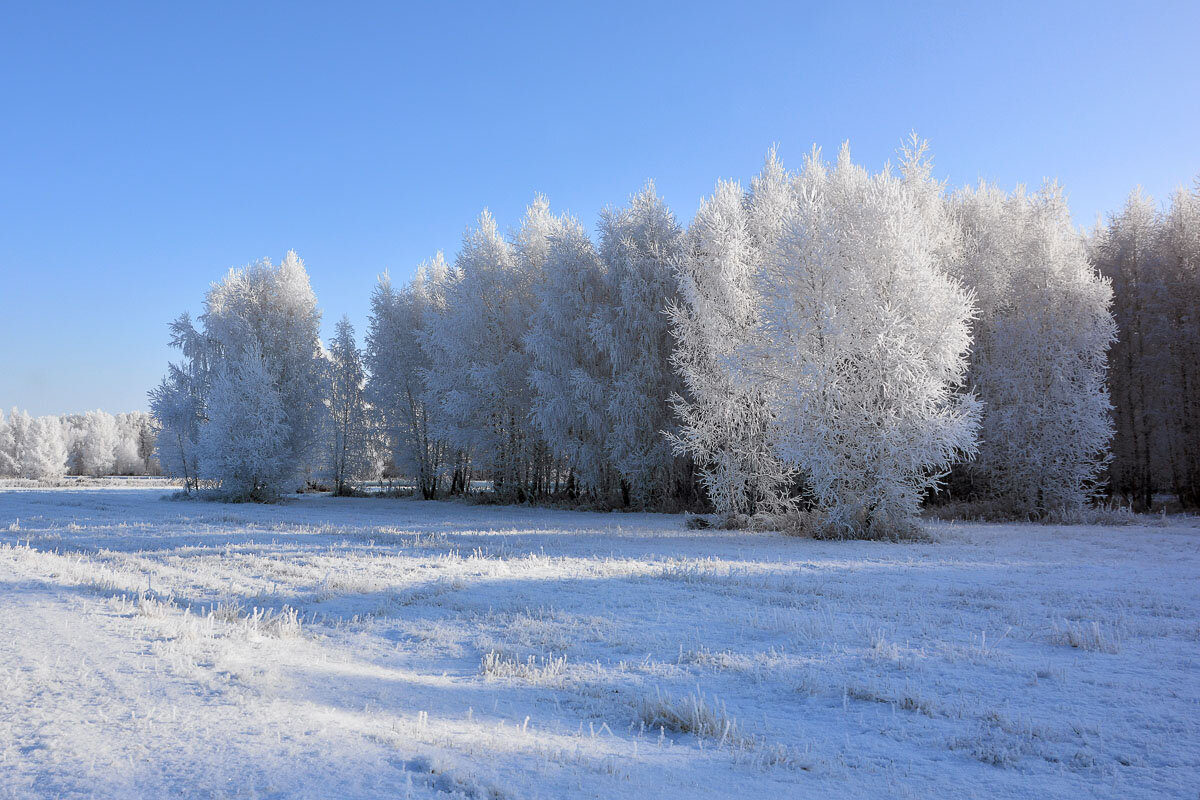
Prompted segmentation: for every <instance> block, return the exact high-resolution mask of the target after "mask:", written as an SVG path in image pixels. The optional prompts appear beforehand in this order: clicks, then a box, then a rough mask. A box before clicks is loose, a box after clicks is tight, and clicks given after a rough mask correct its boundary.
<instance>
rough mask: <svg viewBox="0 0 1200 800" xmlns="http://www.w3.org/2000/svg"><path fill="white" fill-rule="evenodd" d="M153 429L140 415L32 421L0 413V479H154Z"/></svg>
mask: <svg viewBox="0 0 1200 800" xmlns="http://www.w3.org/2000/svg"><path fill="white" fill-rule="evenodd" d="M157 437H158V423H157V422H156V421H155V419H154V417H152V416H151V415H150V414H147V413H146V412H144V411H132V412H130V413H127V414H116V415H114V414H109V413H108V412H107V411H100V410H97V411H88V412H87V413H85V414H64V415H62V416H52V415H51V416H42V417H32V416H30V415H29V414H28V413H27V412H25V411H21V410H20V409H16V408H14V409H13V410H12V411H11V412H10V413H9V415H8V418H7V419H5V417H4V413H3V412H2V411H0V478H27V479H32V480H53V479H56V478H61V477H62V476H63V475H93V476H100V475H157V474H159V466H158V461H157V460H156V459H155V458H154V447H155V440H156V439H157Z"/></svg>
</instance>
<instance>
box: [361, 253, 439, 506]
mask: <svg viewBox="0 0 1200 800" xmlns="http://www.w3.org/2000/svg"><path fill="white" fill-rule="evenodd" d="M448 274H449V267H447V265H446V262H445V260H444V259H443V258H442V254H441V253H438V254H437V256H436V257H435V258H433V259H432V260H430V261H428V262H426V263H424V264H422V265H421V266H420V268H418V270H417V275H416V277H415V278H414V279H413V280H412V282H411V283H410V284H409V285H407V286H405V287H403V288H401V289H399V290H397V289H395V288H394V287H393V286H392V282H391V279H390V278H389V277H388V276H387V275H386V274H385V275H383V276H381V277H380V279H379V283H378V285H377V286H376V287H375V291H374V292H373V293H372V295H371V318H370V325H369V328H368V330H367V339H366V345H367V347H366V363H367V366H368V367H369V371H370V379H369V380H368V382H367V396H368V398H369V399H370V402H371V404H372V405H373V406H374V408H375V409H376V410H377V412H378V414H379V417H380V419H381V424H382V426H383V430H384V433H385V435H386V437H387V440H388V443H389V445H390V448H391V452H392V460H393V462H394V464H395V466H396V468H397V469H398V470H400V471H401V472H403V473H404V474H406V475H410V476H411V477H413V478H415V479H416V481H417V488H418V490H419V491H420V492H421V495H422V496H423V497H424V498H425V499H426V500H428V499H431V498H433V497H436V496H437V494H438V492H439V490H440V489H441V488H442V484H441V482H442V477H443V471H444V467H445V465H446V457H447V452H446V451H447V445H446V442H445V440H444V439H443V438H442V436H441V435H440V434H439V433H438V430H439V427H440V426H439V425H438V421H437V416H438V413H439V409H438V407H437V405H436V404H435V403H427V402H426V399H427V397H426V394H427V386H426V384H425V375H426V374H427V373H428V372H429V370H430V367H431V364H430V361H429V358H428V357H427V355H426V348H424V347H422V344H421V343H422V341H423V340H424V338H425V330H426V328H425V326H426V323H427V321H428V322H429V323H430V324H431V325H432V326H433V329H436V328H437V327H438V325H437V324H436V320H437V319H438V318H439V317H440V315H441V314H442V313H443V312H444V310H445V301H444V287H445V283H446V279H447V276H448Z"/></svg>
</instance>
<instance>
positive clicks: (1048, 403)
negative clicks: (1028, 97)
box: [953, 185, 1116, 517]
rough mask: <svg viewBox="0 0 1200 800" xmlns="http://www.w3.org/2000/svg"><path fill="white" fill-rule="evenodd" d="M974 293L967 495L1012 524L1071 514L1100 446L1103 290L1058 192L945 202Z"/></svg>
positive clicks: (1085, 490)
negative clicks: (974, 429) (976, 407)
mask: <svg viewBox="0 0 1200 800" xmlns="http://www.w3.org/2000/svg"><path fill="white" fill-rule="evenodd" d="M953 205H954V210H955V212H956V215H957V217H958V220H959V222H960V224H961V226H962V231H963V240H964V253H963V257H962V258H961V259H959V260H957V262H956V273H957V274H958V275H959V276H960V277H961V279H962V280H963V282H964V284H965V285H966V286H967V287H969V288H970V289H972V290H973V291H974V293H975V296H976V300H977V304H978V309H979V315H978V317H977V318H976V320H975V321H974V325H973V337H974V341H973V346H972V352H971V364H970V371H969V379H968V386H969V387H970V389H971V390H972V391H974V392H975V394H976V395H977V396H978V397H979V399H980V400H981V401H982V402H983V415H982V421H981V428H980V448H979V455H978V457H977V458H976V460H975V461H974V462H973V463H972V464H970V465H967V466H966V467H965V471H966V473H967V474H968V475H969V477H970V479H971V481H972V484H973V491H972V493H973V494H975V495H977V496H981V497H983V498H987V499H988V500H990V501H992V502H994V503H999V504H1000V509H999V510H1001V511H1003V512H1004V513H1008V514H1011V515H1014V516H1018V517H1029V516H1044V515H1045V514H1046V513H1048V512H1053V511H1059V512H1062V511H1067V512H1070V511H1074V510H1077V509H1079V508H1081V507H1082V506H1083V505H1084V504H1085V503H1086V502H1087V500H1088V499H1089V498H1090V497H1091V496H1092V495H1093V494H1095V492H1096V490H1097V487H1098V483H1099V481H1100V479H1101V477H1102V473H1103V470H1104V466H1105V464H1106V462H1107V460H1108V446H1109V443H1110V440H1111V438H1112V421H1111V415H1110V410H1111V405H1110V402H1109V395H1108V386H1107V383H1106V371H1107V355H1108V348H1109V346H1110V344H1111V343H1112V341H1113V339H1114V337H1115V333H1116V330H1115V325H1114V323H1113V319H1112V315H1111V313H1110V312H1109V305H1110V302H1111V298H1112V290H1111V287H1110V285H1109V283H1108V281H1107V280H1105V279H1104V278H1102V277H1100V276H1099V275H1097V274H1096V272H1095V271H1094V270H1093V268H1092V266H1091V264H1090V263H1089V261H1088V257H1087V252H1086V249H1085V247H1084V242H1083V239H1082V237H1081V236H1080V235H1079V234H1078V233H1077V232H1076V231H1075V229H1074V228H1073V226H1072V224H1071V216H1070V211H1069V210H1068V208H1067V204H1066V200H1065V198H1064V197H1063V193H1062V190H1061V189H1060V188H1059V187H1058V186H1056V185H1047V186H1046V187H1045V188H1044V189H1043V190H1042V191H1041V192H1040V193H1038V194H1036V195H1032V196H1031V195H1029V194H1027V193H1026V192H1025V191H1024V190H1023V189H1018V190H1017V191H1016V192H1015V193H1013V194H1007V193H1005V192H1003V191H1001V190H999V189H997V188H995V187H990V186H986V185H982V186H980V187H979V188H977V189H969V190H965V191H962V192H960V193H958V194H957V196H956V197H955V199H954V203H953Z"/></svg>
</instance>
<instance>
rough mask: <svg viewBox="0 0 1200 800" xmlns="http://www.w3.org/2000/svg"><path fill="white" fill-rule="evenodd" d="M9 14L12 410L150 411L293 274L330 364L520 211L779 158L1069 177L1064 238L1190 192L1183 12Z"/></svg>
mask: <svg viewBox="0 0 1200 800" xmlns="http://www.w3.org/2000/svg"><path fill="white" fill-rule="evenodd" d="M407 6H408V4H401V3H381V4H378V5H372V4H367V3H354V4H333V3H330V4H322V5H316V4H313V5H306V4H302V3H297V4H278V5H271V4H267V3H256V4H233V3H230V4H222V3H203V4H201V3H192V4H184V3H147V4H144V5H142V4H132V3H111V4H101V3H73V4H56V3H50V2H46V3H15V2H7V0H0V405H2V406H3V407H4V408H6V409H7V408H9V407H11V406H13V405H18V406H21V407H24V408H28V409H29V410H30V411H31V412H33V413H37V414H42V413H63V412H71V411H81V410H84V409H88V408H96V407H101V408H105V409H108V410H110V411H113V412H117V411H125V410H130V409H135V408H145V406H146V400H145V393H146V390H147V389H149V388H150V387H151V386H152V385H154V384H155V383H156V382H157V380H158V378H159V376H160V375H161V374H162V372H163V370H164V367H165V364H166V361H167V360H168V358H171V357H172V353H171V351H170V350H169V349H168V348H167V347H166V333H167V331H166V323H167V322H168V321H169V320H170V319H171V318H172V317H174V316H175V315H176V314H178V313H179V312H180V311H183V310H185V309H186V310H190V311H192V312H193V313H195V312H198V311H199V310H200V306H201V299H202V297H203V293H204V291H205V289H206V288H207V287H208V285H209V283H210V282H211V281H213V280H217V279H219V278H220V277H221V276H222V275H223V274H224V273H225V271H226V270H227V269H229V268H230V267H235V266H241V265H243V264H245V263H247V262H249V261H252V260H254V259H257V258H259V257H262V256H270V257H271V258H272V259H274V260H276V261H277V260H278V259H279V258H280V257H282V256H283V254H284V253H285V252H286V251H287V250H288V249H289V248H291V249H295V250H297V251H298V252H299V253H300V255H301V257H303V258H304V260H305V262H306V263H307V265H308V268H309V272H310V275H311V277H312V283H313V287H314V289H315V290H316V292H317V297H318V299H319V300H320V303H321V306H322V308H323V309H324V312H325V328H326V333H327V334H328V333H329V332H330V331H331V329H332V327H333V323H334V322H335V321H336V320H337V318H338V317H340V316H341V315H342V314H343V313H347V314H349V315H350V317H351V319H352V321H353V322H354V323H355V325H356V327H357V328H358V329H359V332H360V334H361V332H362V330H363V328H364V327H365V324H366V318H367V309H368V298H369V295H370V291H371V288H372V286H373V284H374V281H375V277H376V276H377V275H378V274H379V273H380V272H382V271H384V270H389V271H390V272H391V273H392V275H393V276H394V277H396V278H405V277H407V276H409V275H411V273H412V272H413V270H414V269H415V267H416V265H417V264H418V263H419V262H420V261H421V260H422V259H424V258H427V257H429V256H430V255H432V254H433V253H434V252H435V251H437V250H439V249H441V250H444V251H445V252H446V254H447V256H448V257H453V254H454V252H455V251H456V250H457V247H458V242H459V240H460V238H461V235H462V232H463V230H464V228H465V227H466V226H467V225H468V224H469V223H471V222H472V221H473V220H474V219H475V217H476V216H477V215H478V213H479V211H480V210H481V209H482V208H484V207H485V206H486V207H488V208H490V209H491V210H492V211H493V212H494V213H495V214H496V216H497V218H498V219H499V221H500V223H501V224H502V225H505V226H507V225H512V224H515V223H516V222H517V220H518V219H519V215H520V213H521V211H522V209H523V207H524V206H525V205H526V204H527V203H528V202H529V200H530V199H532V197H533V196H534V194H535V193H537V192H542V193H544V194H546V195H547V196H548V197H549V199H550V202H551V206H552V207H553V208H555V209H557V210H569V211H570V212H571V213H573V214H575V215H576V216H577V217H579V218H580V219H581V220H582V221H583V222H584V223H585V224H587V225H589V226H590V225H592V224H593V223H594V221H595V218H596V215H597V213H598V211H599V210H600V209H601V208H602V207H603V206H605V205H606V204H619V203H621V202H623V201H624V200H625V199H626V198H627V197H628V195H629V194H630V193H632V192H634V191H635V190H637V189H638V188H639V187H640V186H641V185H642V183H643V182H644V181H645V180H646V179H647V178H654V179H655V180H656V182H657V185H658V188H659V191H660V193H661V194H662V195H663V196H664V197H665V198H666V200H667V202H668V203H669V204H670V205H671V207H672V208H673V209H674V210H675V212H676V214H677V215H678V216H679V217H680V218H681V220H684V221H686V220H688V219H690V218H691V216H692V214H693V213H694V212H695V210H696V207H697V205H698V203H699V201H700V199H701V198H702V197H703V196H704V195H706V194H707V193H709V192H710V191H711V189H712V187H713V184H714V182H715V181H716V180H717V179H718V178H736V179H740V180H743V181H746V180H748V179H749V178H750V177H751V176H752V175H753V174H754V173H755V172H756V171H757V169H758V167H759V166H760V165H761V162H762V158H763V155H764V153H765V151H766V149H767V147H768V146H769V145H770V144H771V143H772V142H778V144H779V145H780V150H781V154H782V155H783V157H784V160H785V162H788V163H791V164H793V165H798V164H799V162H800V159H801V158H802V156H803V155H804V154H805V153H806V152H807V151H808V149H809V148H810V147H811V146H812V145H813V144H814V143H815V144H818V145H820V146H821V147H823V148H824V149H825V150H826V152H827V153H828V154H830V155H832V154H833V152H834V151H835V149H836V147H837V146H838V144H839V143H840V142H841V141H843V140H846V139H848V140H850V142H851V146H852V148H853V151H854V153H855V157H856V160H858V161H860V162H862V163H865V164H867V165H868V166H871V167H873V168H878V167H880V166H882V164H883V163H884V161H885V160H886V159H888V158H889V157H891V156H892V155H893V154H894V152H895V150H896V147H897V145H898V144H899V143H900V141H901V140H902V138H903V137H904V136H905V135H906V134H907V133H908V132H909V131H910V130H916V131H917V132H918V133H919V134H920V135H921V136H923V137H925V138H927V139H929V140H930V141H931V143H932V145H933V152H934V157H935V162H936V165H937V171H938V173H939V175H940V176H941V177H943V178H946V179H948V180H949V181H950V182H951V183H952V184H954V185H961V184H964V183H974V182H976V181H977V180H979V179H981V178H983V179H987V180H990V181H994V182H997V183H999V184H1001V185H1003V186H1005V187H1011V186H1013V185H1015V184H1017V183H1026V184H1031V185H1036V184H1039V183H1040V182H1041V181H1042V180H1043V178H1057V179H1058V180H1059V181H1060V182H1061V183H1063V185H1064V186H1065V187H1066V189H1067V192H1068V194H1069V196H1070V198H1071V203H1072V208H1073V211H1074V214H1075V219H1076V221H1077V222H1078V223H1080V224H1088V225H1090V224H1091V222H1092V221H1093V220H1094V219H1095V217H1096V215H1097V214H1098V213H1107V212H1108V211H1112V210H1115V209H1117V208H1118V207H1119V206H1120V204H1121V203H1122V202H1123V200H1124V198H1125V196H1126V195H1127V194H1128V192H1129V191H1130V189H1132V188H1133V187H1134V186H1135V185H1137V184H1141V185H1142V186H1144V187H1145V188H1146V190H1147V191H1149V192H1150V193H1152V194H1154V195H1155V196H1156V197H1157V198H1158V199H1160V200H1164V199H1165V198H1166V196H1167V195H1168V193H1169V192H1170V191H1172V190H1173V189H1174V188H1175V187H1176V186H1178V185H1180V184H1190V183H1191V182H1192V180H1193V179H1194V177H1195V176H1196V175H1198V174H1200V55H1198V54H1197V47H1198V45H1197V39H1196V36H1197V32H1198V31H1200V3H1196V2H1194V0H1192V1H1191V2H1180V3H1166V4H1159V3H1153V2H1151V3H1140V4H1133V3H1128V4H1126V3H1103V2H1088V3H1061V4H1060V3H1029V4H1025V3H989V4H975V3H945V4H937V3H935V4H921V5H913V6H906V5H904V4H893V3H878V4H875V3H863V4H845V3H824V4H817V5H811V6H806V5H804V4H801V3H763V4H757V3H721V4H704V3H696V2H688V3H680V4H645V3H628V4H624V3H595V4H588V5H587V6H584V5H583V4H579V5H576V4H570V3H555V4H542V5H533V4H518V3H486V4H479V5H457V6H454V5H451V4H429V5H426V6H421V7H416V6H415V4H413V6H414V7H411V8H410V7H407Z"/></svg>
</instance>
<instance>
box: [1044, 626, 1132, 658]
mask: <svg viewBox="0 0 1200 800" xmlns="http://www.w3.org/2000/svg"><path fill="white" fill-rule="evenodd" d="M1054 641H1056V642H1057V643H1059V644H1065V645H1068V646H1070V647H1074V648H1077V649H1079V650H1090V651H1092V652H1096V653H1108V654H1110V655H1117V654H1118V653H1120V652H1121V639H1120V637H1119V636H1118V635H1117V633H1116V632H1115V631H1110V630H1107V629H1105V628H1102V627H1100V623H1099V622H1068V621H1067V620H1063V621H1062V622H1061V623H1055V625H1054Z"/></svg>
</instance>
